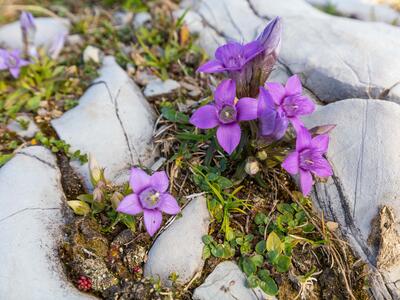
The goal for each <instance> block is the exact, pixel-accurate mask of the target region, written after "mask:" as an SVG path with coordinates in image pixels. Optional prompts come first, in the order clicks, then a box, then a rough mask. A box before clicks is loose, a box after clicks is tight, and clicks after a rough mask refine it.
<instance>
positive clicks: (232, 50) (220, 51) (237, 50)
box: [215, 42, 243, 67]
mask: <svg viewBox="0 0 400 300" xmlns="http://www.w3.org/2000/svg"><path fill="white" fill-rule="evenodd" d="M241 54H243V45H242V44H240V43H238V42H229V43H227V44H225V45H222V46H220V47H218V48H217V50H216V51H215V58H216V59H218V60H219V61H221V62H223V63H224V62H227V61H229V59H231V58H232V57H239V56H240V55H241ZM224 65H225V64H224ZM225 67H227V66H226V65H225Z"/></svg>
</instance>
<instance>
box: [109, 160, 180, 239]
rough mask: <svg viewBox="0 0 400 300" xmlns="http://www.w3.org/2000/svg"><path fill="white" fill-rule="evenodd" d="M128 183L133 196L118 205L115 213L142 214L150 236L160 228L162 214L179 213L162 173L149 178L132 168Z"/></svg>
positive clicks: (167, 181) (165, 177)
mask: <svg viewBox="0 0 400 300" xmlns="http://www.w3.org/2000/svg"><path fill="white" fill-rule="evenodd" d="M129 183H130V186H131V188H132V189H133V194H130V195H128V196H126V197H125V198H124V199H123V200H122V201H121V202H120V203H119V205H118V208H117V211H118V212H121V213H125V214H128V215H137V214H139V213H142V212H143V216H144V225H145V227H146V230H147V232H148V233H149V235H150V236H153V235H154V234H155V233H156V231H157V230H158V229H159V228H160V226H161V222H162V212H164V213H166V214H169V215H176V214H177V213H179V212H180V207H179V205H178V203H177V201H176V199H175V198H174V197H173V196H172V195H171V194H169V193H167V190H168V186H169V180H168V176H167V174H166V173H165V172H164V171H162V172H155V173H154V174H153V175H151V176H150V175H148V174H147V173H146V172H145V171H143V170H141V169H139V168H133V169H132V171H131V177H130V180H129Z"/></svg>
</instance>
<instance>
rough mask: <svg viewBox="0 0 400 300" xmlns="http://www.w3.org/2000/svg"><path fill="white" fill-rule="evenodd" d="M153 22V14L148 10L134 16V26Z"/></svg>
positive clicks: (137, 26)
mask: <svg viewBox="0 0 400 300" xmlns="http://www.w3.org/2000/svg"><path fill="white" fill-rule="evenodd" d="M150 22H151V15H150V14H149V13H148V12H140V13H137V14H135V16H134V17H133V27H135V28H139V27H142V26H144V25H146V24H148V23H150Z"/></svg>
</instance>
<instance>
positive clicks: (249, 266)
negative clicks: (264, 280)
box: [242, 257, 257, 276]
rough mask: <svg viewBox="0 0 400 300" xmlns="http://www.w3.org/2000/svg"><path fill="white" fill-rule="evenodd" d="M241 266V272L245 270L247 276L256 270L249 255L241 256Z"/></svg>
mask: <svg viewBox="0 0 400 300" xmlns="http://www.w3.org/2000/svg"><path fill="white" fill-rule="evenodd" d="M242 267H243V272H245V273H246V275H247V276H250V275H251V274H253V273H255V272H256V271H257V267H256V264H255V263H254V262H253V261H252V260H251V259H250V257H245V258H243V261H242Z"/></svg>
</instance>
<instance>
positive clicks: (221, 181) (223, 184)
mask: <svg viewBox="0 0 400 300" xmlns="http://www.w3.org/2000/svg"><path fill="white" fill-rule="evenodd" d="M217 183H218V185H219V186H220V188H221V189H222V190H224V189H229V188H231V187H232V186H233V183H232V181H231V180H229V179H228V178H226V177H223V176H219V177H218V180H217Z"/></svg>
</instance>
